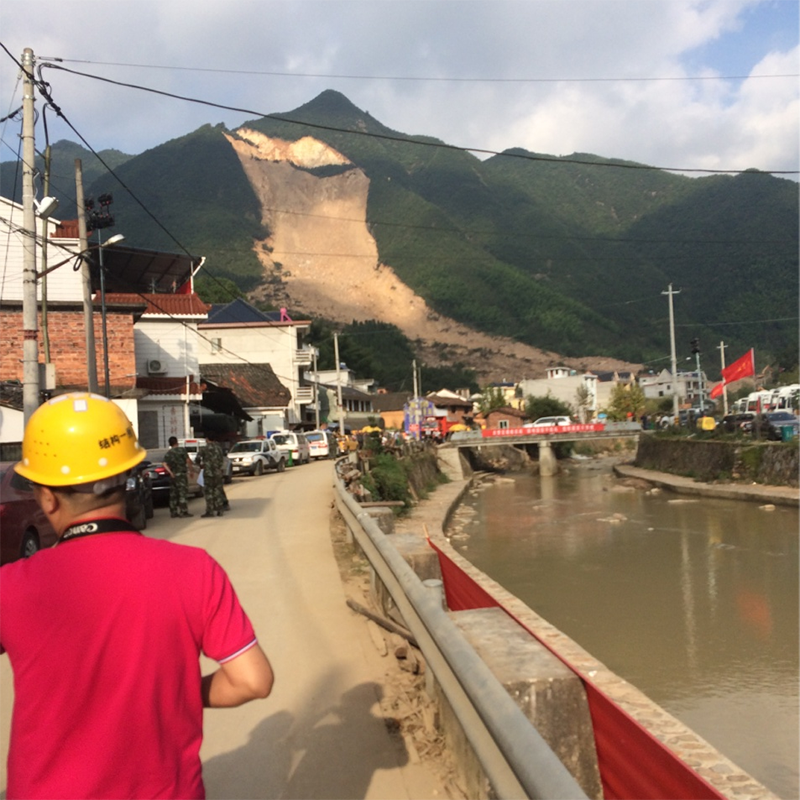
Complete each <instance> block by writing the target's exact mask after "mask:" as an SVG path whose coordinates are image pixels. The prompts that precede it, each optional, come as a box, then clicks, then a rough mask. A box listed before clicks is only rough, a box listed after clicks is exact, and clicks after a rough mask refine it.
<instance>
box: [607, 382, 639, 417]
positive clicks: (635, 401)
mask: <svg viewBox="0 0 800 800" xmlns="http://www.w3.org/2000/svg"><path fill="white" fill-rule="evenodd" d="M644 404H645V397H644V389H642V387H641V386H639V384H638V383H618V384H617V385H616V386H615V387H614V388H613V389H612V391H611V397H610V399H609V401H608V407H607V408H606V413H607V414H608V418H609V419H611V420H616V421H623V420H626V419H628V415H629V414H631V415H632V416H633V417H634V419H638V418H639V417H640V416H641V414H642V412H643V411H644Z"/></svg>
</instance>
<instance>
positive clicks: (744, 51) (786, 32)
mask: <svg viewBox="0 0 800 800" xmlns="http://www.w3.org/2000/svg"><path fill="white" fill-rule="evenodd" d="M740 19H741V23H740V24H739V25H738V26H737V27H736V29H734V30H732V31H730V32H728V33H725V34H724V35H722V36H720V37H719V38H717V39H712V40H710V41H708V42H705V43H703V44H702V45H700V46H699V47H697V48H695V49H694V50H692V51H690V52H689V53H687V56H686V59H685V61H684V63H685V65H686V68H687V69H688V70H692V71H694V70H700V69H702V68H703V67H705V66H707V65H713V67H714V68H715V69H717V70H718V71H719V72H720V74H722V75H747V74H749V73H750V71H751V70H752V67H753V64H756V63H758V61H759V60H760V59H761V57H762V56H763V55H764V53H766V52H769V51H770V50H784V51H789V50H790V49H791V48H792V47H796V46H797V41H798V28H800V3H798V2H795V0H769V1H768V2H764V3H760V4H758V5H754V6H750V7H748V8H745V9H744V10H743V11H742V13H741V15H740Z"/></svg>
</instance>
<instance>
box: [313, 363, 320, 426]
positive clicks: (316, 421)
mask: <svg viewBox="0 0 800 800" xmlns="http://www.w3.org/2000/svg"><path fill="white" fill-rule="evenodd" d="M318 355H319V349H318V348H316V347H315V348H314V349H313V350H312V357H313V359H314V430H319V373H318V372H317V356H318Z"/></svg>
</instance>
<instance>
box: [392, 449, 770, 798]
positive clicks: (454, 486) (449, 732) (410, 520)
mask: <svg viewBox="0 0 800 800" xmlns="http://www.w3.org/2000/svg"><path fill="white" fill-rule="evenodd" d="M442 466H443V467H445V466H446V465H444V464H443V465H442ZM450 466H451V467H456V464H452V465H450ZM460 466H461V464H460V462H459V463H458V467H460ZM454 471H455V470H454ZM469 486H470V481H469V480H457V479H453V480H452V481H451V483H449V484H447V485H444V486H440V487H439V488H438V489H437V490H436V491H435V492H433V493H432V494H431V496H430V497H429V498H428V499H427V500H424V501H423V502H422V503H420V504H419V505H418V506H417V507H416V508H415V510H414V512H413V514H412V515H411V516H409V517H406V518H401V519H399V520H397V523H396V531H397V534H400V537H399V538H398V543H400V542H402V547H401V548H400V549H405V550H407V551H409V552H406V560H407V561H409V563H412V565H413V562H414V561H415V560H417V559H419V558H420V557H422V559H423V561H424V562H425V563H426V569H425V573H426V574H425V577H429V576H430V572H429V569H430V567H432V564H430V562H428V560H427V557H426V556H425V557H423V556H422V548H427V547H428V545H427V544H426V543H425V535H426V534H427V535H429V536H430V537H431V538H432V539H433V540H434V541H435V542H436V544H437V546H439V547H440V548H441V549H442V550H443V552H445V553H446V554H447V556H448V557H449V558H451V559H452V560H453V561H454V562H455V563H456V564H458V565H459V566H460V567H461V568H462V569H463V570H464V571H465V572H466V573H467V574H468V575H470V576H471V577H472V578H473V579H474V580H475V581H476V582H477V583H478V584H479V585H480V586H482V587H483V588H484V589H486V590H487V591H488V592H489V593H490V594H491V595H492V596H493V597H494V598H495V599H496V600H498V602H500V603H501V604H502V606H503V607H504V608H505V609H507V610H508V612H509V613H510V614H512V615H513V617H514V618H516V619H518V620H519V621H520V622H521V623H522V625H524V626H525V628H522V627H520V626H515V627H516V631H515V634H514V635H513V636H506V637H504V638H505V641H504V644H503V647H497V637H496V635H495V627H496V626H495V622H494V620H491V619H490V620H486V619H482V618H480V613H479V616H478V617H472V618H469V617H466V616H465V617H462V618H461V621H458V617H459V616H460V614H463V613H465V612H458V613H457V614H455V615H454V617H455V619H456V620H457V624H459V627H461V628H462V630H464V631H465V633H466V632H467V629H469V636H470V637H471V639H473V640H474V641H473V646H474V647H475V648H476V650H478V651H479V652H481V651H483V652H484V653H486V654H488V657H485V660H486V661H487V663H488V664H489V666H490V668H491V669H492V671H493V672H494V673H495V675H496V676H497V677H498V679H499V680H500V681H501V683H503V684H504V685H505V686H506V688H507V690H508V691H509V693H510V694H511V695H512V697H515V699H517V701H518V702H519V703H520V704H521V707H522V706H525V707H526V709H527V711H529V712H531V713H530V714H529V718H531V719H532V721H533V722H534V724H535V725H536V727H537V729H538V730H540V732H541V733H542V735H543V736H545V737H547V736H550V735H551V733H549V732H547V731H548V728H550V731H552V730H553V729H555V730H560V731H562V732H563V733H562V734H556V735H555V738H556V739H557V738H558V736H559V735H564V736H568V737H571V738H570V750H571V755H567V756H564V755H563V751H562V752H561V753H558V755H559V757H561V758H562V759H563V763H564V764H565V766H566V767H567V768H568V769H569V770H570V772H572V774H573V775H574V777H575V778H576V780H578V782H579V783H580V784H581V786H582V788H583V789H584V791H585V792H586V793H587V795H588V796H589V797H597V796H598V795H597V794H595V791H596V787H595V784H594V780H595V778H594V772H593V769H594V767H593V766H592V760H591V759H592V757H593V753H592V744H593V742H592V743H589V742H587V740H586V739H585V732H584V733H582V732H581V730H582V728H581V726H582V721H581V720H582V717H581V715H582V714H583V711H582V701H581V699H580V697H579V696H578V695H575V694H574V692H573V693H572V694H571V695H570V696H571V698H572V699H571V700H570V702H571V703H574V704H575V705H574V706H573V707H574V709H577V710H576V711H575V714H574V715H573V714H571V716H572V719H571V721H570V723H569V724H564V720H563V719H562V720H561V721H560V722H559V721H558V720H557V719H556V715H557V713H558V712H557V710H555V709H556V708H557V707H558V705H559V704H560V700H559V699H558V698H557V697H556V696H555V695H552V698H551V699H553V698H554V699H556V701H557V702H556V703H555V705H554V706H553V710H552V711H551V712H547V713H551V714H552V717H551V719H550V720H548V721H545V716H546V715H545V716H537V711H536V709H535V706H536V700H535V698H537V697H539V696H546V692H545V693H544V694H543V695H538V694H537V691H536V686H537V684H538V683H539V682H540V681H541V679H542V672H541V670H537V663H540V662H539V659H540V653H541V652H542V651H543V650H545V649H546V648H544V647H543V646H542V644H541V643H542V642H544V643H545V644H546V645H547V647H548V648H552V649H553V650H554V651H556V652H558V653H559V654H560V655H561V656H562V657H563V658H564V659H565V660H566V661H568V662H569V663H570V664H571V665H572V666H573V668H574V669H576V670H577V671H578V673H579V674H580V675H582V676H584V678H583V680H587V679H591V681H592V683H593V684H594V685H595V686H596V687H597V688H598V689H600V690H601V691H603V692H604V693H605V694H606V696H607V697H609V698H610V699H611V700H612V701H613V702H614V703H616V704H617V705H619V706H620V707H621V708H622V709H623V710H624V711H625V712H626V713H627V714H629V715H630V716H631V717H632V718H633V719H635V720H636V721H637V722H638V723H639V724H640V725H642V726H643V727H645V728H646V729H647V730H648V731H649V732H650V733H651V734H652V735H653V736H654V737H655V738H657V739H659V740H660V741H661V742H663V743H664V744H665V745H666V746H667V747H668V748H670V749H671V750H672V751H673V752H674V753H675V754H676V755H677V756H678V757H679V758H681V759H683V760H684V761H685V762H686V763H688V764H690V765H691V766H692V767H693V768H694V769H695V770H696V771H697V772H698V773H699V774H700V775H701V776H702V777H703V778H705V779H706V780H707V781H709V783H711V784H712V785H713V786H714V787H715V788H716V789H717V790H718V791H720V793H722V794H723V795H724V796H726V797H729V798H732V799H735V800H777V798H776V796H775V795H774V794H773V793H772V792H770V791H769V790H768V789H767V788H766V787H764V786H763V785H762V784H760V783H758V782H757V781H756V780H755V779H754V778H753V777H752V776H751V775H749V774H747V773H746V772H744V771H743V770H741V769H740V768H739V767H738V766H737V765H736V764H734V763H733V762H731V761H730V760H729V759H727V758H726V757H725V756H724V755H723V754H721V753H720V752H719V751H717V750H716V749H715V748H714V747H713V746H712V745H710V744H709V743H708V742H706V741H705V740H704V739H702V738H701V737H700V736H698V735H697V734H696V733H695V732H694V731H692V730H691V729H690V728H688V727H687V726H685V725H684V724H683V723H681V722H680V721H679V720H677V719H675V718H674V717H673V716H671V715H670V714H668V713H667V712H666V711H665V710H664V709H663V708H661V707H660V706H659V705H657V704H656V703H654V702H652V701H651V700H650V699H649V698H648V697H647V696H646V695H644V694H643V693H642V692H640V691H639V690H638V689H636V688H635V687H634V686H632V685H631V684H629V683H628V682H627V681H625V680H623V679H622V678H620V677H619V676H618V675H616V674H615V673H613V672H611V671H610V670H609V669H608V668H607V667H606V666H605V665H604V664H603V663H601V662H600V661H598V660H597V659H595V658H594V657H593V656H592V655H591V654H590V653H588V652H586V651H585V650H584V649H583V648H581V647H580V645H578V644H577V643H575V642H574V641H572V640H571V639H569V637H567V636H565V635H564V634H563V633H562V632H561V631H559V630H558V629H557V628H555V627H554V626H553V625H551V624H550V623H549V622H547V621H546V620H544V619H543V618H542V617H540V616H539V615H538V614H536V613H535V612H534V611H533V610H532V609H530V608H529V607H528V606H526V605H525V604H524V603H523V602H522V601H520V600H519V599H518V598H517V597H515V596H514V595H512V594H511V593H509V592H507V591H506V590H505V589H504V588H503V587H502V586H500V585H499V584H498V583H496V582H495V581H493V580H492V579H491V578H489V577H488V576H486V575H484V574H483V573H482V572H481V571H480V570H478V569H476V568H475V567H474V566H473V565H472V564H470V563H469V561H467V560H466V559H464V558H462V557H461V555H460V554H459V553H458V552H457V551H456V550H455V549H454V548H452V547H451V546H450V544H449V542H448V541H447V538H446V537H445V535H444V530H445V528H446V526H447V521H448V520H449V519H450V517H451V515H452V514H453V512H454V510H455V508H456V507H457V506H458V504H459V502H460V501H461V498H462V497H463V495H464V493H465V492H466V491H467V490H468V489H469ZM415 540H416V541H415ZM387 611H388V612H390V613H391V612H392V611H393V609H391V608H389V609H387ZM466 614H475V612H466ZM526 629H527V630H526ZM529 631H533V633H534V634H535V637H534V636H531V634H530V633H529ZM529 648H530V649H529ZM493 649H494V650H496V652H492V650H493ZM547 669H548V668H547V667H545V670H547ZM559 674H560V673H559V672H558V670H557V669H553V670H550V674H549V675H548V676H546V677H545V680H549V678H550V677H552V678H553V679H554V680H558V678H559ZM586 676H588V678H587V677H586ZM564 686H566V684H564ZM570 691H572V690H571V689H570ZM438 699H439V700H440V702H441V696H439V698H438ZM532 699H533V704H531V700H532ZM531 705H533V708H532V707H531ZM538 711H539V712H541V711H542V708H541V707H540V708H539V710H538ZM442 720H443V723H444V728H445V735H446V737H447V741H448V745H449V747H450V748H451V750H452V752H453V755H454V757H455V758H456V760H457V762H458V763H459V765H460V767H461V778H462V781H463V782H464V785H465V786H466V787H467V788H468V793H469V797H470V798H473V797H474V798H481V799H482V798H485V797H489V796H491V792H490V790H489V788H488V784H487V782H486V779H485V776H484V775H482V773H481V770H480V767H479V765H478V764H477V759H476V758H475V755H474V753H472V751H471V748H470V747H469V745H468V743H467V742H466V739H465V737H464V736H463V733H461V732H459V730H458V723H457V721H456V720H455V719H454V715H452V714H450V713H448V709H447V708H446V707H444V705H443V707H442ZM553 726H555V728H554V727H553ZM576 759H578V760H579V762H580V763H577V762H576ZM587 759H588V760H587Z"/></svg>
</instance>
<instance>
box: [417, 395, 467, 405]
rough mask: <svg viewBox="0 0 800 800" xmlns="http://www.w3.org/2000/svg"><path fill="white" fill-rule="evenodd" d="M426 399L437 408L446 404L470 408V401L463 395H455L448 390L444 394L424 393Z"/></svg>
mask: <svg viewBox="0 0 800 800" xmlns="http://www.w3.org/2000/svg"><path fill="white" fill-rule="evenodd" d="M425 399H426V400H430V401H431V403H433V404H434V405H435V406H437V407H438V408H445V407H447V406H462V407H464V408H472V401H471V400H465V399H464V398H463V397H457V396H455V395H452V394H450V393H449V392H448V393H447V394H445V395H440V394H437V393H435V392H434V393H431V394H427V395H425Z"/></svg>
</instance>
